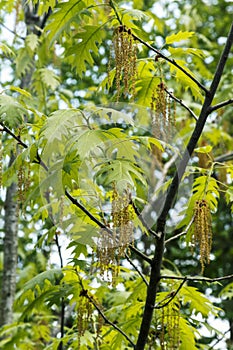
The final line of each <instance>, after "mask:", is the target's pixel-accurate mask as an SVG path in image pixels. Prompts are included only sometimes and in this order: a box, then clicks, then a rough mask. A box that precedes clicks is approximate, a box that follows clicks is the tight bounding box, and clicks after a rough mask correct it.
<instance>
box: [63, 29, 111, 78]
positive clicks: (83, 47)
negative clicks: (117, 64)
mask: <svg viewBox="0 0 233 350" xmlns="http://www.w3.org/2000/svg"><path fill="white" fill-rule="evenodd" d="M104 25H105V24H104ZM104 25H101V26H96V25H88V26H85V27H83V30H84V31H82V32H80V33H78V34H77V35H76V36H75V39H77V41H78V42H77V44H76V45H74V46H73V47H71V48H70V49H69V50H68V52H67V59H68V62H70V63H71V64H72V65H73V66H74V67H76V71H77V73H78V75H79V76H82V73H83V72H85V71H86V63H89V64H90V65H92V64H93V62H94V60H93V57H92V53H95V54H98V46H97V45H98V44H100V43H101V42H102V41H103V39H104V37H105V31H104V30H103V26H104Z"/></svg>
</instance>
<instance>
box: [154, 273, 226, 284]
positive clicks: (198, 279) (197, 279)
mask: <svg viewBox="0 0 233 350" xmlns="http://www.w3.org/2000/svg"><path fill="white" fill-rule="evenodd" d="M162 279H174V280H184V279H185V280H186V281H194V282H208V283H213V282H220V281H226V280H230V279H233V274H232V275H227V276H223V277H215V278H209V277H197V276H185V277H182V276H170V275H169V276H160V280H162Z"/></svg>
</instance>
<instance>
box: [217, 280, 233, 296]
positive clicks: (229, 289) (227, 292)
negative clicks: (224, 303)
mask: <svg viewBox="0 0 233 350" xmlns="http://www.w3.org/2000/svg"><path fill="white" fill-rule="evenodd" d="M219 296H220V297H221V298H223V299H224V300H225V299H230V300H231V299H232V298H233V282H232V283H230V284H228V285H227V286H226V287H224V288H223V290H221V292H220V293H219Z"/></svg>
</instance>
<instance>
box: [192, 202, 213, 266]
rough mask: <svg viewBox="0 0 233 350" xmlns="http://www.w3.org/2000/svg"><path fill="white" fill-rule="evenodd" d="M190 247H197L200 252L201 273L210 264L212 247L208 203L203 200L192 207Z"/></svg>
mask: <svg viewBox="0 0 233 350" xmlns="http://www.w3.org/2000/svg"><path fill="white" fill-rule="evenodd" d="M192 229H193V234H192V245H193V246H194V247H195V246H196V245H198V247H199V251H200V263H201V272H202V273H203V272H204V268H205V266H206V265H207V264H209V263H210V252H211V247H212V235H213V233H212V219H211V212H210V207H209V204H208V202H207V201H206V200H205V199H201V200H198V201H196V203H195V207H194V222H193V227H192Z"/></svg>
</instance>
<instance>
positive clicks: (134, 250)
mask: <svg viewBox="0 0 233 350" xmlns="http://www.w3.org/2000/svg"><path fill="white" fill-rule="evenodd" d="M129 248H130V249H131V250H132V251H133V252H134V253H135V254H137V255H138V256H140V258H142V260H144V261H146V262H148V264H150V265H151V263H152V260H151V259H150V258H148V256H146V255H145V254H143V253H142V252H140V250H138V249H137V248H135V247H134V245H133V244H129Z"/></svg>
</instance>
